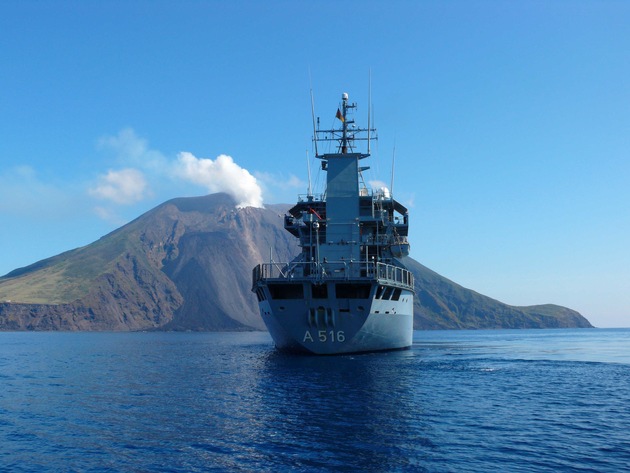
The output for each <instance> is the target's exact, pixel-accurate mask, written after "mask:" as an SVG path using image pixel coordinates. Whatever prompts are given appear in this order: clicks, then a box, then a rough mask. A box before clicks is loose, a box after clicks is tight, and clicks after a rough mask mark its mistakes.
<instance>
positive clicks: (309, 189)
mask: <svg viewBox="0 0 630 473" xmlns="http://www.w3.org/2000/svg"><path fill="white" fill-rule="evenodd" d="M306 169H307V171H308V196H309V197H311V196H312V195H313V188H312V187H311V163H310V161H309V159H308V150H306Z"/></svg>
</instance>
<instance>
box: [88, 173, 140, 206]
mask: <svg viewBox="0 0 630 473" xmlns="http://www.w3.org/2000/svg"><path fill="white" fill-rule="evenodd" d="M146 191H147V181H146V179H145V178H144V174H142V172H140V171H138V170H137V169H132V168H126V169H121V170H120V171H112V170H109V171H108V172H107V174H105V175H102V176H99V178H98V183H97V184H96V186H95V187H94V188H92V189H89V193H90V194H91V195H93V196H94V197H97V198H99V199H104V200H111V201H112V202H115V203H117V204H122V205H126V204H133V203H134V202H139V201H141V200H142V199H144V197H145V194H146Z"/></svg>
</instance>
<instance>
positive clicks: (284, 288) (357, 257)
mask: <svg viewBox="0 0 630 473" xmlns="http://www.w3.org/2000/svg"><path fill="white" fill-rule="evenodd" d="M355 108H356V104H354V103H352V104H351V103H349V102H348V95H347V94H343V96H342V103H341V106H340V108H338V109H337V114H336V117H337V119H338V121H339V122H340V124H341V128H339V129H335V128H333V129H326V130H322V129H320V128H319V126H317V127H315V126H314V141H315V145H316V146H315V149H316V157H317V158H318V159H319V160H321V168H322V169H323V170H324V171H325V172H326V190H325V193H323V194H321V195H314V194H313V193H312V192H310V189H309V193H308V194H307V195H302V196H299V198H298V202H297V204H296V205H294V206H293V207H292V208H291V209H290V210H289V212H288V213H287V215H286V216H285V217H284V227H285V229H286V230H287V231H289V232H290V233H291V234H293V235H294V236H295V237H297V238H299V244H300V247H301V249H302V251H301V253H300V254H299V255H298V256H297V257H296V258H295V259H294V260H293V261H291V262H289V263H279V262H274V261H270V262H268V263H263V264H259V265H258V266H256V267H255V268H254V270H253V281H252V291H254V292H255V293H256V296H257V298H258V304H259V307H260V313H261V316H262V318H263V320H264V322H265V324H266V325H267V328H268V329H269V332H270V333H271V336H272V338H273V340H274V342H275V344H276V347H277V348H278V349H281V350H291V351H301V352H308V353H314V354H336V353H354V352H365V351H378V350H391V349H400V348H406V347H409V346H411V343H412V335H413V295H414V281H413V275H412V274H411V272H410V271H408V270H407V269H406V268H405V267H404V265H403V264H402V262H401V258H402V257H404V256H407V255H408V254H409V243H408V241H407V235H408V228H409V215H408V211H407V209H406V208H405V207H404V206H403V205H402V204H400V203H399V202H397V201H396V200H394V199H393V197H392V195H391V194H390V192H389V190H388V189H387V188H385V187H381V188H379V189H376V190H373V189H368V188H367V186H366V185H365V182H364V180H363V173H364V172H365V171H366V170H367V169H369V168H368V167H367V166H362V163H363V161H364V160H365V159H366V158H368V157H369V156H370V153H369V148H370V146H369V143H370V139H371V138H370V135H371V134H372V136H373V133H374V132H375V130H374V129H373V128H370V126H369V125H368V127H367V128H359V127H357V126H356V125H355V123H354V120H353V119H352V116H351V115H352V111H353V109H355ZM318 122H319V120H318ZM327 141H328V142H331V141H332V142H336V143H337V149H336V152H334V153H325V154H318V153H317V143H318V142H320V143H322V142H327ZM358 141H365V142H367V148H368V151H367V152H366V153H361V152H358V151H356V150H355V149H356V146H357V142H358ZM309 187H310V186H309Z"/></svg>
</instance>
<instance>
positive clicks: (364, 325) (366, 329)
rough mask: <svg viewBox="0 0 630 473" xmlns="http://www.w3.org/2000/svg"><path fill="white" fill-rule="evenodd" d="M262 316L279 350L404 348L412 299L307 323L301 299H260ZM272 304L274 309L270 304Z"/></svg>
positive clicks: (408, 343)
mask: <svg viewBox="0 0 630 473" xmlns="http://www.w3.org/2000/svg"><path fill="white" fill-rule="evenodd" d="M260 305H261V307H260V308H261V313H262V314H264V315H263V320H264V322H265V324H266V325H267V328H268V329H269V333H270V334H271V336H272V338H273V340H274V342H275V344H276V347H277V348H278V349H279V350H283V351H291V352H301V353H312V354H317V355H333V354H340V353H360V352H371V351H383V350H397V349H403V348H408V347H410V346H411V344H412V334H413V308H412V303H407V302H404V303H403V302H396V303H395V304H393V305H392V307H390V309H392V310H393V312H392V313H384V312H383V313H381V312H377V311H375V310H374V309H372V310H370V311H369V313H367V314H363V313H361V312H357V313H346V314H343V315H341V314H340V315H339V316H336V317H335V318H334V319H332V318H329V319H328V320H325V318H324V319H323V320H321V321H318V322H319V323H317V322H315V323H312V322H311V323H309V318H308V315H307V314H308V308H307V307H305V304H304V301H295V302H292V303H291V304H284V305H283V307H284V309H283V310H280V309H279V307H280V303H269V302H267V301H265V302H261V303H260ZM272 306H275V308H276V310H274V309H273V308H272Z"/></svg>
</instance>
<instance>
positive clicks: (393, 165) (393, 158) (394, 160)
mask: <svg viewBox="0 0 630 473" xmlns="http://www.w3.org/2000/svg"><path fill="white" fill-rule="evenodd" d="M395 164H396V141H395V140H394V151H393V153H392V182H391V184H390V186H389V195H391V196H392V198H393V197H394V167H395Z"/></svg>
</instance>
